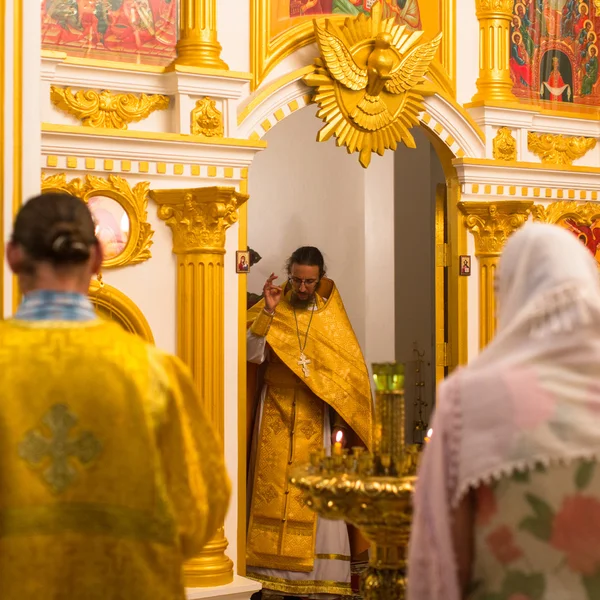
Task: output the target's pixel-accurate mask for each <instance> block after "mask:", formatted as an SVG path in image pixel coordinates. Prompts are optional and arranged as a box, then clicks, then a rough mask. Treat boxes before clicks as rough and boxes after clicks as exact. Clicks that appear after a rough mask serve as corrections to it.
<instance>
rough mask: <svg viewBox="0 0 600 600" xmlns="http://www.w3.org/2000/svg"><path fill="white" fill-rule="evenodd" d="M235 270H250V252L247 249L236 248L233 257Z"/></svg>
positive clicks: (247, 271) (244, 271)
mask: <svg viewBox="0 0 600 600" xmlns="http://www.w3.org/2000/svg"><path fill="white" fill-rule="evenodd" d="M235 270H236V271H237V272H238V273H249V272H250V252H249V251H247V250H238V251H237V252H236V258H235Z"/></svg>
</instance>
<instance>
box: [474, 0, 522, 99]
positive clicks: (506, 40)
mask: <svg viewBox="0 0 600 600" xmlns="http://www.w3.org/2000/svg"><path fill="white" fill-rule="evenodd" d="M475 5H476V12H477V19H478V21H479V77H478V78H477V93H476V94H475V96H473V102H483V101H485V100H491V101H496V102H499V101H507V100H508V101H512V102H514V101H515V96H514V94H513V93H512V87H513V82H512V79H511V77H510V67H509V59H510V20H511V16H512V11H513V0H475Z"/></svg>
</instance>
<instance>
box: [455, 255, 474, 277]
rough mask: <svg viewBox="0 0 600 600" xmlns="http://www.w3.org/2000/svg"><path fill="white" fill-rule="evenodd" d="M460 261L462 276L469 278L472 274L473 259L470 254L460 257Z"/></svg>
mask: <svg viewBox="0 0 600 600" xmlns="http://www.w3.org/2000/svg"><path fill="white" fill-rule="evenodd" d="M458 259H459V261H460V263H459V264H460V274H461V275H462V276H463V277H468V276H469V275H470V274H471V257H470V256H469V255H468V254H461V255H460V256H459V257H458Z"/></svg>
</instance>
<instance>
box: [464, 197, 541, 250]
mask: <svg viewBox="0 0 600 600" xmlns="http://www.w3.org/2000/svg"><path fill="white" fill-rule="evenodd" d="M532 205H533V201H531V200H510V201H501V202H460V203H459V205H458V206H459V208H460V210H461V211H462V213H463V214H464V215H465V225H466V226H467V227H468V229H469V231H470V232H471V233H472V234H473V236H474V237H475V255H476V256H478V257H485V256H495V257H497V256H500V254H501V252H502V248H503V247H504V244H505V242H506V240H507V239H508V237H509V236H510V235H511V234H512V233H514V232H515V231H516V230H517V229H519V227H521V226H522V225H523V224H524V223H525V221H527V218H528V217H529V213H530V211H531V206H532Z"/></svg>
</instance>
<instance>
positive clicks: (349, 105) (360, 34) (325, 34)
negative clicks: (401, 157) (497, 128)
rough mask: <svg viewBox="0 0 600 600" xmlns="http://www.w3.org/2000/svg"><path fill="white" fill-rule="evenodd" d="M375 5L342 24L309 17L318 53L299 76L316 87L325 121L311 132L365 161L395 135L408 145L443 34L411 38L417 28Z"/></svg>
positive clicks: (393, 145) (366, 163) (394, 140)
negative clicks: (333, 139) (311, 66)
mask: <svg viewBox="0 0 600 600" xmlns="http://www.w3.org/2000/svg"><path fill="white" fill-rule="evenodd" d="M381 11H382V7H381V3H380V0H377V1H376V2H375V3H374V4H373V7H372V11H371V16H370V17H367V16H365V15H364V14H363V13H361V14H359V16H358V17H355V18H347V19H346V20H345V22H344V25H343V26H342V27H339V26H338V25H337V24H336V23H335V22H334V21H332V20H329V19H325V20H324V21H323V22H319V21H316V20H315V37H316V39H317V43H318V45H319V49H320V53H321V58H318V59H317V60H316V62H315V70H314V72H313V73H311V74H309V75H306V76H305V77H304V82H305V83H306V84H307V85H309V86H312V87H316V88H317V91H316V94H315V97H314V101H315V103H316V104H318V106H319V108H320V110H319V112H318V113H317V116H318V117H319V118H321V119H323V121H324V122H325V123H326V125H325V127H323V129H321V131H319V134H318V136H317V140H318V141H319V142H324V141H327V140H328V139H329V138H330V137H331V136H333V135H335V136H336V137H337V144H338V145H339V146H346V149H347V150H348V153H350V154H352V153H354V152H359V153H360V155H359V162H360V164H361V165H362V166H363V167H365V168H367V167H368V166H369V163H370V161H371V153H372V152H376V153H377V154H379V155H380V156H381V155H383V154H384V152H385V151H386V150H388V149H389V150H396V148H397V146H398V143H400V142H403V143H404V144H406V145H407V146H408V147H410V148H414V147H415V141H414V138H413V136H412V135H411V134H410V131H409V130H410V129H411V128H412V127H414V126H415V125H417V124H418V123H419V115H420V113H421V112H422V111H423V96H422V94H421V93H420V92H421V91H422V89H423V88H422V84H423V83H424V81H425V76H426V75H427V73H428V72H429V67H430V65H431V61H432V60H433V58H434V56H435V53H436V52H437V49H438V46H439V44H440V41H441V35H442V34H439V35H438V36H437V37H435V38H434V39H433V40H431V41H429V42H425V43H422V44H417V42H418V41H419V40H420V38H421V37H422V35H423V32H422V31H414V32H410V31H407V30H406V26H404V25H398V24H395V23H394V18H390V19H382V18H381Z"/></svg>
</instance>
